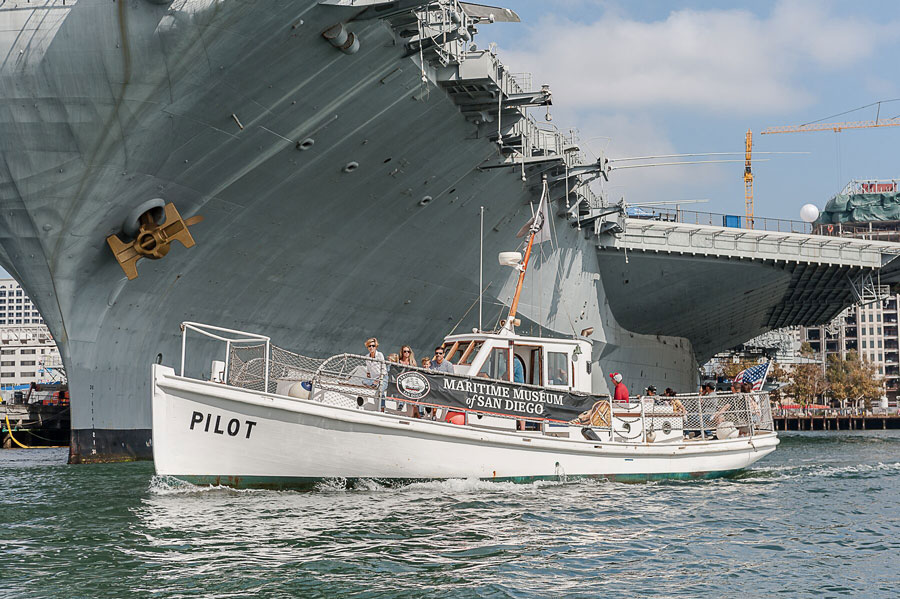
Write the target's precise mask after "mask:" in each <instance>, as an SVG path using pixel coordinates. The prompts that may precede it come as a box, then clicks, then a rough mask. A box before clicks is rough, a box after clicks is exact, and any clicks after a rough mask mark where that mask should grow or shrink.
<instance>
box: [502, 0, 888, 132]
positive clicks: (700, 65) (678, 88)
mask: <svg viewBox="0 0 900 599" xmlns="http://www.w3.org/2000/svg"><path fill="white" fill-rule="evenodd" d="M897 31H898V29H897V27H896V26H895V25H892V24H890V23H876V22H871V21H866V20H863V19H854V18H847V17H844V16H837V15H835V14H833V13H831V12H830V11H829V9H828V6H827V5H826V4H823V3H820V2H813V1H812V0H785V1H782V2H779V3H778V4H777V5H776V6H775V8H774V9H773V11H772V13H771V14H770V15H769V16H768V17H766V18H759V17H758V16H756V15H754V14H753V13H751V12H749V11H746V10H707V11H699V10H677V11H673V12H672V13H670V14H669V15H668V17H667V18H666V19H665V20H660V21H653V22H642V21H637V20H631V19H629V18H627V17H625V16H622V14H621V13H619V12H615V11H613V10H607V11H605V12H604V13H603V14H602V16H601V17H600V18H599V19H598V20H596V21H594V22H592V23H583V22H574V21H571V20H565V19H559V18H545V19H543V20H542V22H540V23H539V24H538V25H537V26H536V27H535V28H534V29H533V30H532V33H531V35H529V36H526V39H525V40H524V42H523V44H522V45H519V46H518V47H517V48H512V49H503V51H502V54H501V56H502V58H503V60H504V62H505V63H506V64H508V65H510V66H511V67H512V68H513V70H516V68H517V67H519V68H520V67H528V68H529V69H530V70H532V71H533V72H534V74H535V83H545V82H546V83H550V84H551V87H552V89H553V92H554V96H555V98H556V100H557V101H558V102H560V103H563V104H565V105H566V106H570V107H572V108H575V109H582V110H583V109H591V110H609V109H614V110H634V109H636V108H642V107H643V108H651V107H657V108H658V107H666V108H671V107H679V106H681V107H688V108H692V109H701V110H711V111H715V112H717V113H721V114H726V113H727V114H732V115H734V114H745V115H746V114H764V113H768V114H771V113H775V112H779V111H784V110H790V109H795V108H799V107H802V106H805V105H807V104H809V103H811V102H812V100H813V97H812V95H811V94H810V92H808V91H807V90H805V89H804V87H803V84H802V81H801V79H802V74H803V73H804V72H805V71H806V70H808V69H817V70H822V71H829V70H835V69H842V68H848V67H850V66H852V65H854V64H856V63H858V62H859V61H861V60H864V59H866V58H867V57H869V56H871V55H872V53H873V52H875V50H876V49H877V47H878V45H879V44H882V43H889V42H891V41H895V40H896V39H897V33H896V32H897Z"/></svg>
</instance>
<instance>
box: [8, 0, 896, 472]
mask: <svg viewBox="0 0 900 599" xmlns="http://www.w3.org/2000/svg"><path fill="white" fill-rule="evenodd" d="M497 19H508V20H513V19H514V14H513V13H511V12H509V11H502V10H499V9H486V8H484V7H478V6H474V5H470V4H466V3H460V2H457V1H456V0H440V1H434V2H420V1H406V0H398V1H395V2H387V3H384V2H369V1H361V2H360V1H356V2H353V1H349V0H347V1H334V2H328V3H320V2H314V1H297V0H268V1H267V2H265V3H262V2H250V1H246V0H245V1H239V0H225V1H212V0H179V1H174V2H150V1H138V2H130V3H127V2H117V3H110V2H107V1H101V0H78V1H77V2H76V1H73V0H68V1H67V2H63V1H62V0H55V1H53V0H51V1H46V2H40V3H34V2H32V3H28V4H17V5H15V6H13V5H11V4H9V3H3V4H0V50H2V53H0V56H2V57H3V62H2V63H0V208H2V210H0V231H2V233H0V263H2V265H3V266H4V267H5V268H6V269H7V270H8V271H9V272H10V273H11V274H12V275H13V276H15V278H16V279H17V280H18V281H20V282H21V284H22V285H23V287H24V288H25V289H26V291H27V292H28V294H29V296H30V297H31V298H32V299H33V301H34V302H35V304H36V305H37V306H38V308H39V309H40V312H41V315H42V317H43V318H44V319H45V321H46V323H47V324H48V326H49V327H50V330H51V332H52V333H53V336H54V338H55V340H56V341H57V344H58V346H59V348H60V352H61V354H62V358H63V361H64V362H65V367H66V374H67V377H68V380H69V385H70V389H71V394H72V428H73V434H72V450H71V459H72V460H73V461H99V460H107V459H128V458H143V457H149V456H150V448H151V439H150V401H149V383H148V380H149V377H148V376H147V372H148V369H149V365H150V364H151V363H153V362H160V363H166V364H172V363H174V361H175V360H177V358H178V356H179V351H180V342H179V341H180V338H179V336H178V334H177V330H178V324H179V323H180V322H182V321H184V320H194V321H201V322H216V323H219V324H221V325H223V326H226V327H231V328H235V329H240V330H254V331H258V332H260V333H261V334H265V335H267V336H269V337H271V338H272V339H273V341H275V342H276V343H279V344H281V345H286V346H303V347H305V348H307V349H308V350H309V351H310V352H312V353H316V352H318V353H319V355H322V356H324V355H329V354H333V353H337V352H341V351H348V350H349V351H360V349H361V344H362V340H364V339H365V338H367V337H369V336H372V335H376V336H378V335H379V334H380V333H381V332H382V331H402V333H401V334H402V338H397V339H384V338H382V343H384V344H388V345H397V346H399V345H400V344H401V343H410V344H412V345H414V346H415V347H417V348H421V349H423V350H425V349H430V347H432V346H433V344H435V343H437V342H438V341H439V340H440V339H442V338H443V337H444V335H445V334H447V332H448V330H451V329H452V328H453V327H454V326H459V327H462V330H466V329H471V328H472V327H473V326H476V325H477V318H476V314H477V311H476V310H473V306H474V305H475V304H476V302H477V299H478V289H479V286H478V277H477V269H474V268H473V267H472V265H477V264H478V262H479V243H478V235H479V234H478V231H479V212H480V210H479V208H480V206H484V208H485V217H484V223H485V226H484V231H485V234H484V255H485V256H486V257H488V259H485V261H484V267H485V271H484V281H485V292H484V298H485V303H486V308H485V315H486V317H488V318H490V319H495V318H497V317H498V316H499V315H500V314H502V313H503V311H504V310H505V306H506V305H507V303H508V301H509V298H510V296H511V295H512V290H513V287H514V285H515V280H514V277H513V276H512V275H511V274H510V273H509V271H508V269H504V268H503V267H501V266H500V265H499V264H497V262H496V260H493V259H490V257H492V256H496V254H497V253H498V252H500V251H503V250H511V249H515V248H510V247H508V240H509V239H510V238H511V235H514V234H515V232H516V231H517V230H518V229H519V228H520V227H521V226H522V224H523V223H524V222H525V221H526V220H528V219H529V218H530V217H531V208H530V207H531V205H532V204H533V203H536V201H537V198H538V195H539V193H540V190H541V180H542V178H543V177H545V176H546V177H547V180H548V183H549V194H550V202H551V206H552V209H551V210H550V214H551V219H550V220H551V223H550V225H551V228H552V230H553V232H554V235H553V241H551V242H549V243H545V244H542V245H541V247H540V248H539V251H537V252H536V254H535V256H534V258H533V260H534V263H533V266H532V268H533V273H534V274H533V277H532V279H531V281H530V283H529V284H528V285H526V288H525V291H524V292H523V295H522V300H521V303H520V305H519V315H520V317H522V319H523V321H524V322H523V325H522V327H523V330H527V327H529V326H531V327H534V328H535V332H539V331H538V329H540V332H541V333H542V334H544V335H546V334H548V332H549V333H550V334H556V335H560V336H572V335H578V334H579V332H583V331H586V330H587V329H593V333H592V334H591V340H592V342H593V348H594V349H593V352H592V356H591V358H592V360H595V361H596V364H597V366H598V367H596V368H594V369H593V376H594V377H595V378H596V379H598V380H597V382H598V383H599V382H600V381H601V380H602V381H604V382H605V380H606V378H605V373H608V372H610V371H612V370H616V371H621V372H623V373H625V374H626V375H627V376H628V377H629V382H630V383H631V385H632V386H633V387H634V388H641V387H643V386H644V385H646V384H651V383H652V384H655V385H661V384H662V385H665V386H672V387H673V388H681V389H687V388H689V387H692V386H693V385H694V383H695V379H696V368H697V359H696V358H697V348H695V347H694V345H695V344H697V342H698V341H697V340H698V339H700V338H701V337H702V351H701V352H700V353H702V354H703V355H704V356H705V355H707V354H708V353H709V352H714V351H716V350H718V349H722V348H724V347H725V346H726V344H728V343H732V342H733V341H734V340H735V339H746V338H749V337H752V336H753V335H755V334H757V333H758V332H760V331H761V330H764V329H765V327H766V326H769V322H770V321H771V322H777V323H778V324H779V325H782V324H792V323H794V322H797V323H800V322H799V321H801V320H802V321H804V322H803V323H805V322H806V321H807V320H808V319H810V318H813V317H814V316H815V315H814V314H813V312H809V313H806V314H803V315H794V316H793V317H792V316H791V315H785V316H784V317H780V318H775V319H774V320H773V319H771V318H769V319H768V320H767V318H768V316H766V315H765V314H762V315H759V314H757V312H759V310H762V311H763V312H765V310H767V309H768V308H759V310H757V312H754V314H756V315H755V316H754V317H753V318H752V319H742V318H741V317H740V315H739V314H737V315H735V314H734V313H732V314H730V315H729V316H728V318H727V323H728V325H727V326H728V327H729V334H728V335H726V336H723V337H717V336H716V334H713V333H711V331H713V332H714V331H717V330H719V328H721V326H722V322H723V321H722V320H721V318H718V317H717V316H711V317H709V319H708V323H709V326H707V327H704V326H703V324H702V323H700V324H698V323H696V322H694V323H692V324H691V326H690V327H686V326H672V327H670V328H669V329H666V330H665V331H662V330H660V329H658V328H654V327H655V325H656V323H658V322H660V321H674V322H680V321H679V320H678V319H674V320H673V319H671V318H667V315H669V314H671V315H677V314H680V313H681V312H682V311H684V310H686V309H688V307H690V306H692V305H693V304H694V300H693V299H692V293H693V292H694V291H696V292H698V293H703V294H704V298H705V300H708V301H712V302H714V301H715V298H716V297H717V295H716V294H717V293H719V290H718V289H717V288H716V287H715V286H710V287H709V288H708V289H702V290H698V289H694V288H687V289H684V290H683V291H684V293H678V294H674V295H673V294H671V293H670V294H668V295H665V296H664V301H663V300H660V301H653V299H652V298H649V299H648V298H645V297H641V298H640V301H634V302H632V301H629V300H628V298H627V296H625V295H623V292H622V289H623V287H622V285H625V284H627V285H634V284H637V283H642V284H644V285H649V284H651V279H647V277H658V276H659V264H660V263H659V262H655V261H654V260H653V252H652V250H648V249H647V248H642V249H641V252H642V253H643V254H644V257H643V258H641V263H642V264H646V265H647V267H646V268H645V267H644V266H640V268H638V266H639V265H638V264H637V263H636V262H631V263H629V262H626V261H625V260H626V259H627V256H621V257H615V258H611V256H618V251H619V250H622V253H627V247H624V246H623V247H618V246H617V244H622V243H624V244H626V245H627V243H629V240H628V239H627V237H625V236H623V235H624V233H625V231H626V230H632V231H634V228H633V227H632V225H634V224H635V223H631V222H628V221H629V220H630V219H625V218H624V215H623V211H622V210H619V211H618V212H617V210H616V209H615V207H608V206H605V205H604V204H603V202H602V200H601V198H599V197H597V196H595V195H594V194H593V193H592V192H591V190H590V187H589V182H590V180H592V179H594V178H597V177H607V176H608V175H609V168H608V165H607V162H606V160H605V158H603V157H601V158H600V159H599V160H598V161H597V162H586V161H585V159H584V157H583V155H582V154H581V152H580V150H579V148H578V146H577V141H576V140H575V139H573V138H572V137H571V136H569V135H567V134H564V133H562V132H560V131H558V130H556V129H555V128H554V127H552V126H551V125H549V124H548V123H546V122H541V120H540V119H539V118H535V117H534V114H533V113H536V114H538V115H539V116H540V115H543V114H544V112H545V111H546V107H547V106H548V105H550V103H551V102H552V95H551V91H550V89H549V88H547V87H537V88H535V86H532V85H531V84H530V81H529V78H528V77H524V76H521V75H516V74H515V73H513V72H511V71H510V70H509V69H508V68H507V67H505V66H504V65H503V64H502V62H501V61H500V60H499V58H498V57H497V56H496V55H495V53H493V52H492V51H490V50H485V49H478V48H477V47H473V41H472V40H473V36H474V34H475V33H476V30H477V28H478V27H481V26H487V25H488V24H489V23H490V22H491V21H493V20H497ZM170 206H171V207H172V208H170ZM172 210H175V212H172ZM164 214H166V215H168V216H167V217H166V218H167V220H165V221H164V220H163V218H164V216H163V215H164ZM197 217H202V221H200V219H199V218H197ZM179 223H181V224H179ZM188 234H189V235H188ZM702 237H703V236H702V235H701V236H697V235H692V236H691V239H701V238H702ZM676 239H677V236H676ZM116 240H118V242H117V241H116ZM173 240H177V241H178V242H179V243H172V241H173ZM611 240H612V241H611ZM617 240H618V241H617ZM801 241H802V240H801ZM801 241H798V242H797V243H799V244H800V245H801V246H804V245H806V244H807V243H809V242H803V243H801ZM117 243H118V244H120V245H117ZM188 245H192V246H193V247H190V248H189V249H187V248H186V247H184V246H188ZM876 245H877V244H876ZM598 246H600V248H601V249H599V250H598ZM612 246H617V247H615V248H613V247H612ZM870 246H871V247H870V249H869V250H867V251H868V252H869V254H872V255H874V253H878V259H877V260H876V259H874V258H872V259H870V257H865V258H864V257H863V254H858V255H857V258H855V259H854V258H853V257H851V255H850V253H849V252H847V251H845V252H844V258H842V260H843V261H838V262H839V264H838V263H837V262H836V264H838V266H837V269H836V270H834V271H833V272H832V274H831V275H830V276H833V277H834V281H836V282H835V284H834V285H833V287H834V289H837V287H838V286H839V285H841V284H843V283H842V282H843V279H842V278H841V277H842V276H843V277H845V276H846V275H847V274H848V273H850V274H853V276H855V275H856V274H860V273H862V272H864V271H865V272H869V273H870V274H871V273H872V272H875V271H877V270H878V269H879V268H881V265H882V264H883V263H886V262H887V258H884V259H882V256H888V255H890V256H891V257H892V256H893V254H888V253H885V254H882V253H881V251H882V249H885V248H887V245H885V246H884V248H881V246H878V247H876V246H874V245H871V244H870ZM785 247H787V246H785ZM792 247H793V246H792ZM872 248H874V249H872ZM734 251H735V252H740V251H742V250H741V244H740V243H739V242H736V244H735V250H734ZM620 258H621V259H620ZM736 259H737V260H740V259H741V258H740V257H739V256H736V255H730V256H724V255H718V256H717V255H713V254H706V255H704V256H703V259H702V260H698V261H696V262H691V254H690V251H687V252H682V253H681V258H679V259H678V260H677V262H678V263H679V264H680V265H683V266H684V268H685V271H684V272H686V273H687V272H692V270H691V269H694V272H696V271H697V269H705V268H713V266H711V265H713V264H719V263H724V262H725V261H727V262H729V263H733V262H734V261H735V260H736ZM748 260H752V259H751V258H748ZM854 260H856V261H854ZM771 262H772V263H771V264H770V263H768V262H765V261H762V262H760V263H759V264H757V265H755V266H754V268H752V269H750V270H752V271H753V273H754V277H758V279H757V280H758V281H760V282H761V284H765V282H766V281H767V280H768V279H767V277H770V274H767V273H769V271H767V270H766V269H767V268H769V267H773V268H774V269H775V270H777V269H778V268H779V264H778V262H777V260H775V259H773V261H771ZM813 262H815V260H813ZM607 263H609V264H615V265H616V269H615V270H613V269H609V268H607V267H606V264H607ZM629 264H630V265H631V266H630V267H629V266H628V265H629ZM756 266H759V268H756ZM663 270H664V271H665V268H663ZM775 270H772V271H771V272H773V273H774V272H775ZM814 271H815V269H814V268H809V269H808V272H809V273H813V272H814ZM794 272H795V271H794V270H792V271H791V273H794ZM611 273H624V274H621V278H622V279H623V280H624V279H625V278H626V277H627V278H628V281H625V282H624V283H623V282H622V281H619V280H618V279H617V278H615V277H617V276H620V274H615V276H612V277H611ZM629 273H634V274H629ZM791 273H787V274H784V275H782V274H778V275H777V277H776V278H777V280H778V281H779V285H781V286H780V287H777V288H778V289H781V290H784V289H788V288H789V289H799V290H800V291H799V292H798V293H807V295H814V294H815V293H818V291H816V290H815V289H814V288H813V287H804V286H803V285H804V281H807V280H809V278H808V276H806V275H804V274H803V273H802V272H796V277H794V275H793V274H791ZM714 276H718V275H714ZM792 277H794V278H792ZM804 277H806V278H804ZM795 279H796V281H795ZM785 285H786V287H785ZM610 287H614V288H616V290H615V293H610ZM845 288H846V286H844V287H841V289H845ZM559 289H561V290H562V293H561V294H557V293H555V292H554V290H559ZM804 289H805V290H806V291H804ZM732 291H734V292H736V290H735V289H734V288H732ZM760 295H761V296H763V295H765V294H760ZM766 297H774V295H773V293H769V294H768V296H766ZM777 299H778V300H779V301H782V300H784V301H787V300H788V299H789V298H788V297H787V296H785V295H784V294H782V295H781V296H779V297H778V298H777ZM807 299H810V298H807ZM852 300H853V297H852V295H851V294H850V292H849V291H846V292H844V291H840V292H837V291H835V295H834V301H835V302H836V303H841V302H844V303H847V302H850V301H852ZM811 301H812V300H811ZM775 303H776V304H778V302H775ZM782 303H783V302H782ZM638 310H639V311H640V312H641V313H643V314H645V315H646V316H647V318H646V319H645V320H643V321H642V320H641V318H640V317H639V315H638V312H637V311H638ZM760 314H761V313H760ZM822 316H823V317H824V316H827V314H822ZM717 318H718V319H717ZM798 319H799V320H798ZM491 324H493V321H492V322H491ZM717 327H718V328H717ZM663 332H665V333H667V334H661V333H663ZM732 344H733V343H732ZM208 358H209V356H206V355H204V354H203V352H202V351H200V352H197V353H196V354H195V359H196V360H198V364H204V363H205V364H207V365H208V364H209V360H208ZM595 387H597V385H595Z"/></svg>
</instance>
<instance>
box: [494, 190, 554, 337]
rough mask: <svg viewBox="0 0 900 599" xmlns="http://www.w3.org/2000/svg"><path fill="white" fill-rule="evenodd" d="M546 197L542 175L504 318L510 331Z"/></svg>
mask: <svg viewBox="0 0 900 599" xmlns="http://www.w3.org/2000/svg"><path fill="white" fill-rule="evenodd" d="M547 197H548V193H547V176H546V175H544V186H543V190H542V191H541V201H540V203H539V204H538V208H537V212H535V213H534V216H533V217H532V219H531V226H530V227H529V231H530V233H531V234H530V235H529V236H528V247H527V248H526V249H525V258H524V259H523V260H522V263H521V264H519V265H518V266H517V267H516V268H517V269H518V270H519V280H518V282H517V283H516V292H515V294H514V295H513V300H512V304H511V305H510V307H509V316H508V317H507V319H506V326H505V328H506V329H507V330H508V331H509V332H511V333H514V332H515V330H516V329H515V327H516V325H515V321H516V312H517V310H518V309H519V296H520V295H521V294H522V285H523V284H524V283H525V272H526V271H527V270H528V261H529V260H530V259H531V248H532V246H534V238H535V236H536V235H537V234H538V233H539V232H540V230H541V228H542V227H543V226H544V200H545V198H547Z"/></svg>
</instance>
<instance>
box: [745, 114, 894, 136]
mask: <svg viewBox="0 0 900 599" xmlns="http://www.w3.org/2000/svg"><path fill="white" fill-rule="evenodd" d="M870 127H900V116H896V117H894V118H891V119H884V120H875V121H846V122H843V123H810V124H807V125H785V126H783V127H767V128H766V129H763V130H762V131H761V133H760V134H761V135H770V134H772V133H807V132H810V131H834V132H835V133H840V132H841V131H843V130H844V129H868V128H870Z"/></svg>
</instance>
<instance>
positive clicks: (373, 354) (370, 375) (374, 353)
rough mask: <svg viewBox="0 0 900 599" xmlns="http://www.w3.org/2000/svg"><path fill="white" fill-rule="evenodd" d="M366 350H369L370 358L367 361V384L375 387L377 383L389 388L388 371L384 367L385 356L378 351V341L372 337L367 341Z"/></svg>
mask: <svg viewBox="0 0 900 599" xmlns="http://www.w3.org/2000/svg"><path fill="white" fill-rule="evenodd" d="M366 349H367V350H369V358H370V359H368V360H366V378H365V381H364V382H365V384H366V385H368V386H369V387H374V386H375V385H376V384H377V383H381V386H382V387H384V388H385V389H386V388H387V377H386V376H385V374H386V373H387V369H386V368H385V365H384V354H383V353H381V352H380V351H378V339H376V338H375V337H370V338H369V339H366Z"/></svg>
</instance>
